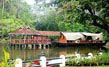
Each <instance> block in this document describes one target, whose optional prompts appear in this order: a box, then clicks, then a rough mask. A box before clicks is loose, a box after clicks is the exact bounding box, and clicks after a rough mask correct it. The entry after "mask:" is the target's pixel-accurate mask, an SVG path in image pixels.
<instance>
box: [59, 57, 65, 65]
mask: <svg viewBox="0 0 109 67" xmlns="http://www.w3.org/2000/svg"><path fill="white" fill-rule="evenodd" d="M60 58H61V62H62V63H61V64H60V67H64V66H65V56H64V55H60Z"/></svg>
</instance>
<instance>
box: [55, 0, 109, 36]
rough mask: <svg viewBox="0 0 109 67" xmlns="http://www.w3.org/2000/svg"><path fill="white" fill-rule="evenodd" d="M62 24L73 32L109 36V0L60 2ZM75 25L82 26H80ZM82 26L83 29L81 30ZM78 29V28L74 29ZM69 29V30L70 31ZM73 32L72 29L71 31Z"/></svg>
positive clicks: (61, 0) (62, 0)
mask: <svg viewBox="0 0 109 67" xmlns="http://www.w3.org/2000/svg"><path fill="white" fill-rule="evenodd" d="M57 3H58V5H59V7H60V8H61V10H59V14H60V15H61V17H62V18H63V20H62V23H64V24H65V25H66V27H67V28H68V27H70V26H71V27H70V28H72V26H73V25H74V26H73V28H72V29H74V30H72V31H75V30H76V31H78V29H79V31H88V32H104V33H105V35H109V11H108V10H109V9H108V8H109V4H108V3H109V1H108V0H58V1H57ZM75 24H80V25H79V26H78V25H76V26H75ZM81 25H82V29H81V28H80V27H81ZM74 27H76V28H74ZM70 28H68V30H69V29H70ZM70 30H71V29H70Z"/></svg>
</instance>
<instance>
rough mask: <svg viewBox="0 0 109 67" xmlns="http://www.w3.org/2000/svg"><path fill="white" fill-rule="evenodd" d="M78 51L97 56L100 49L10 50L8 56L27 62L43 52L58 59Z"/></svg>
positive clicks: (82, 53)
mask: <svg viewBox="0 0 109 67" xmlns="http://www.w3.org/2000/svg"><path fill="white" fill-rule="evenodd" d="M77 49H78V50H79V51H80V54H81V55H86V54H88V53H89V52H91V53H93V54H97V53H98V52H99V50H100V48H98V47H85V46H81V47H79V46H78V47H64V48H62V47H58V48H50V49H36V50H29V49H28V50H26V49H23V50H18V49H17V50H15V49H12V50H10V54H11V58H13V59H15V58H18V57H20V58H22V59H23V60H27V59H37V58H39V57H40V55H41V52H42V51H43V52H45V53H46V56H47V57H58V56H59V55H61V54H63V55H71V54H75V52H76V50H77Z"/></svg>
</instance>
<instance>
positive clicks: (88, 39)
mask: <svg viewBox="0 0 109 67" xmlns="http://www.w3.org/2000/svg"><path fill="white" fill-rule="evenodd" d="M102 38H103V35H102V33H86V32H61V33H60V37H59V41H58V43H59V44H60V45H95V46H104V45H105V44H106V41H105V42H104V41H103V40H102Z"/></svg>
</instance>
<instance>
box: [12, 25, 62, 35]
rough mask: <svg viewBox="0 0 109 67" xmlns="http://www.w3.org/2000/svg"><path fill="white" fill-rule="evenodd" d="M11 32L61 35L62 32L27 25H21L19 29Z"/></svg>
mask: <svg viewBox="0 0 109 67" xmlns="http://www.w3.org/2000/svg"><path fill="white" fill-rule="evenodd" d="M10 34H22V35H43V36H59V35H60V32H57V31H38V30H31V29H30V28H29V27H28V26H26V27H20V28H19V29H17V30H15V31H13V32H11V33H10Z"/></svg>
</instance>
